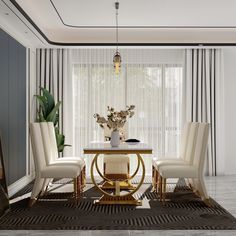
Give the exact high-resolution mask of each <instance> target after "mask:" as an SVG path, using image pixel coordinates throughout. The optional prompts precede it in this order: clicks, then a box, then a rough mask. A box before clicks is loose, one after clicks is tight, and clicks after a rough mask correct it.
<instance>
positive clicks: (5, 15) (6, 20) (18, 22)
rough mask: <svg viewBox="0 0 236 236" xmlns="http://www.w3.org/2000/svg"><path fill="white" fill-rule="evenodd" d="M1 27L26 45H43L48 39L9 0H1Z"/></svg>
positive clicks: (32, 46)
mask: <svg viewBox="0 0 236 236" xmlns="http://www.w3.org/2000/svg"><path fill="white" fill-rule="evenodd" d="M0 28H2V29H3V30H4V31H5V32H7V33H8V34H9V35H10V36H11V37H13V38H14V39H16V40H17V41H18V42H19V43H21V44H22V45H23V46H25V47H31V48H36V47H42V46H45V44H46V41H45V40H43V39H42V36H41V35H40V34H39V33H38V32H37V31H36V30H35V29H34V28H33V27H32V26H31V24H30V23H29V22H28V21H27V20H26V19H24V18H23V17H22V15H21V14H20V13H19V12H18V11H17V9H15V7H14V6H13V5H12V4H11V3H10V1H7V0H0Z"/></svg>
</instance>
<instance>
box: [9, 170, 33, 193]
mask: <svg viewBox="0 0 236 236" xmlns="http://www.w3.org/2000/svg"><path fill="white" fill-rule="evenodd" d="M33 179H34V174H31V175H26V176H24V177H23V178H21V179H19V180H17V181H16V182H15V183H13V184H11V185H9V186H8V195H9V197H11V196H13V195H14V194H16V193H17V192H18V191H19V190H21V189H22V188H24V187H25V186H26V185H27V184H29V183H30V182H31V181H32V180H33Z"/></svg>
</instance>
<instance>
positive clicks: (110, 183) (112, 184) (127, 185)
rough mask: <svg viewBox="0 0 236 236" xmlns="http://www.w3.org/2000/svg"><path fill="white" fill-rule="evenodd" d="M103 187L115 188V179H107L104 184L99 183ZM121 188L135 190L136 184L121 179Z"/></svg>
mask: <svg viewBox="0 0 236 236" xmlns="http://www.w3.org/2000/svg"><path fill="white" fill-rule="evenodd" d="M99 187H100V188H102V189H115V187H116V186H115V182H114V181H105V182H104V183H103V184H101V185H99ZM120 189H121V190H133V189H135V186H134V185H132V184H131V183H130V182H128V181H120Z"/></svg>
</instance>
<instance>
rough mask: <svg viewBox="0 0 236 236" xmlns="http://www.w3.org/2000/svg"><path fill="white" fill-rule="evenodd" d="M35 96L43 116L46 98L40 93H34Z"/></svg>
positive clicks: (45, 108) (44, 114)
mask: <svg viewBox="0 0 236 236" xmlns="http://www.w3.org/2000/svg"><path fill="white" fill-rule="evenodd" d="M34 96H35V97H36V98H37V101H38V103H39V106H40V108H41V109H42V112H43V116H44V117H46V110H47V100H46V98H45V97H43V96H40V95H34Z"/></svg>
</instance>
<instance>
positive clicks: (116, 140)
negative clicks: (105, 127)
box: [110, 130, 120, 147]
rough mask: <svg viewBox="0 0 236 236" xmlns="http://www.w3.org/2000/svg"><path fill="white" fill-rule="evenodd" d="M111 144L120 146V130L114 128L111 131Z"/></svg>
mask: <svg viewBox="0 0 236 236" xmlns="http://www.w3.org/2000/svg"><path fill="white" fill-rule="evenodd" d="M110 143H111V146H112V147H119V145H120V132H119V130H113V131H112V132H111V142H110Z"/></svg>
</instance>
